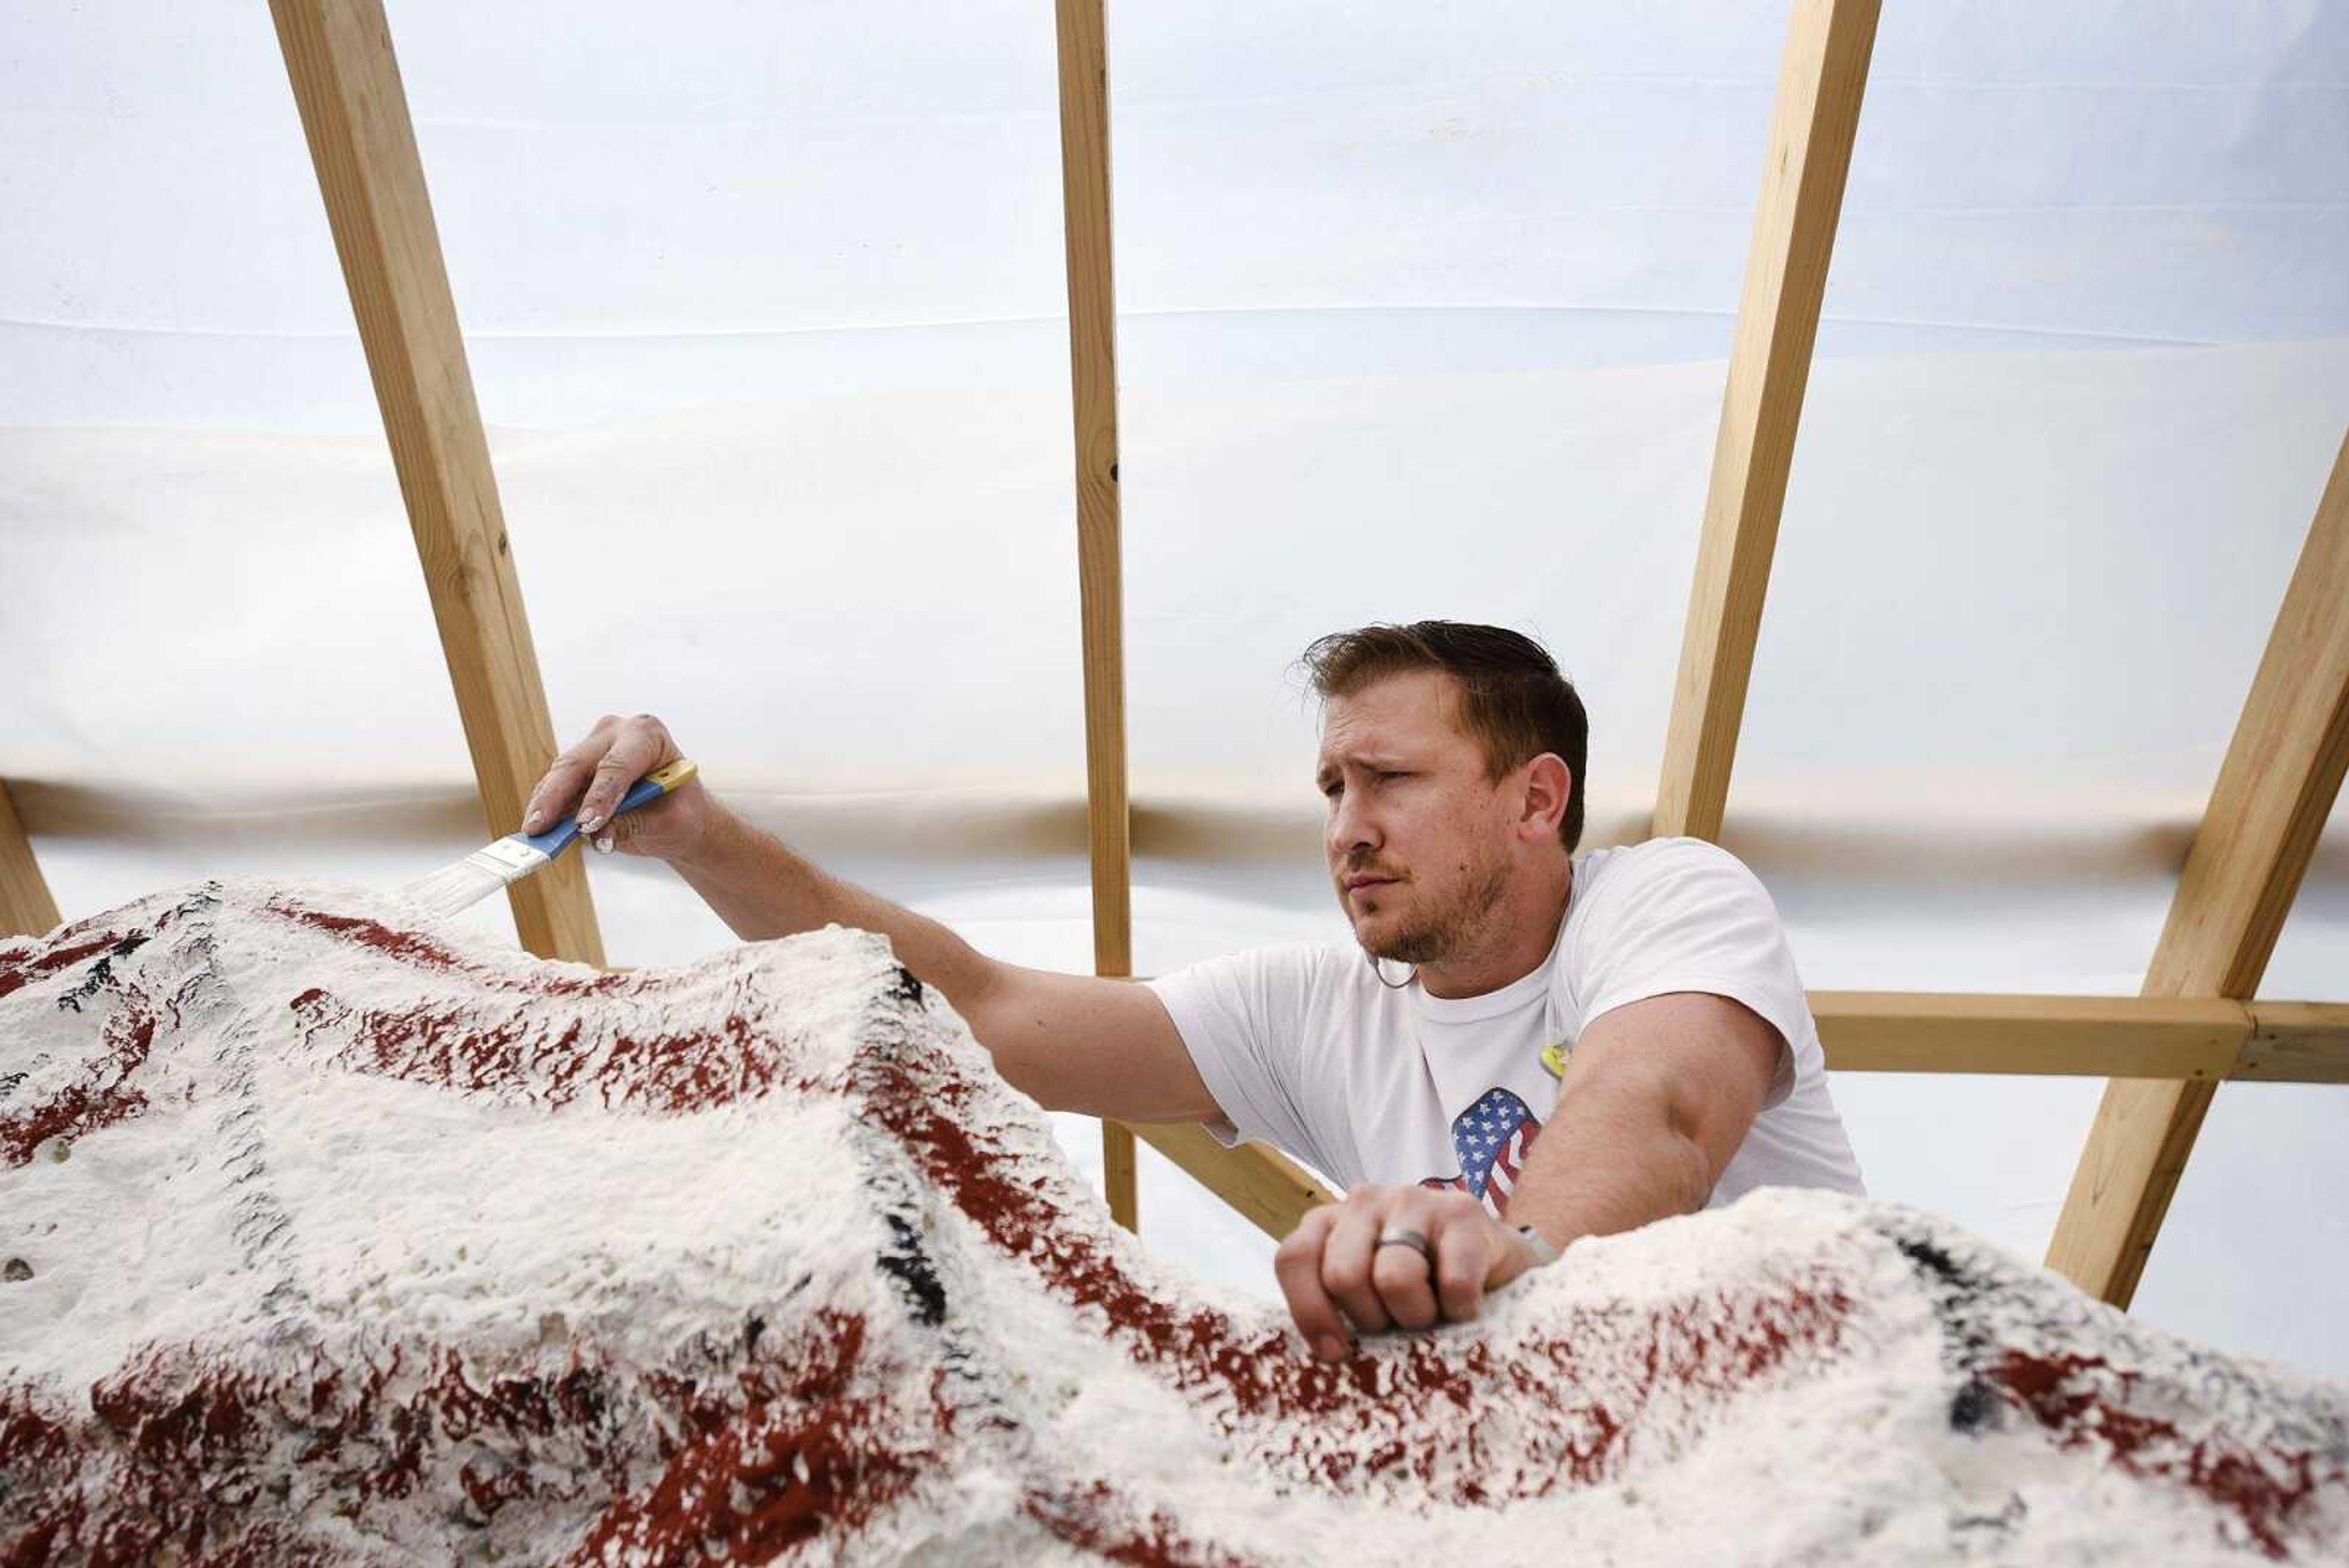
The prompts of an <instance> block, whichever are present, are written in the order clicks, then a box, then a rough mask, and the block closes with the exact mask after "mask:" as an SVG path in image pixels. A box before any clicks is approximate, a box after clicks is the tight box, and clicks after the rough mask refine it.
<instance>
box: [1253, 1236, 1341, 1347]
mask: <svg viewBox="0 0 2349 1568" xmlns="http://www.w3.org/2000/svg"><path fill="white" fill-rule="evenodd" d="M1341 1207H1342V1206H1341V1205H1340V1204H1335V1203H1325V1204H1323V1205H1321V1207H1319V1209H1313V1210H1308V1211H1307V1212H1306V1215H1305V1218H1304V1219H1302V1220H1299V1221H1298V1222H1297V1229H1296V1230H1294V1231H1290V1232H1289V1233H1288V1237H1287V1238H1286V1239H1284V1240H1283V1241H1281V1243H1280V1247H1279V1250H1278V1251H1275V1252H1274V1253H1273V1255H1272V1272H1273V1277H1274V1278H1275V1279H1277V1280H1278V1281H1279V1282H1280V1293H1281V1295H1282V1297H1283V1298H1284V1299H1286V1300H1287V1301H1288V1315H1289V1316H1290V1317H1291V1318H1293V1319H1295V1320H1296V1323H1297V1332H1298V1333H1299V1334H1303V1335H1304V1336H1305V1343H1306V1344H1307V1345H1310V1346H1311V1347H1312V1350H1313V1354H1314V1355H1316V1356H1318V1357H1319V1359H1321V1360H1323V1361H1342V1360H1344V1359H1345V1356H1346V1349H1347V1344H1348V1341H1349V1339H1350V1335H1349V1334H1348V1333H1347V1331H1346V1323H1345V1319H1344V1318H1342V1317H1340V1315H1339V1313H1338V1303H1336V1302H1334V1301H1331V1300H1330V1293H1329V1292H1328V1291H1327V1290H1325V1289H1323V1288H1322V1285H1321V1249H1322V1247H1323V1245H1324V1244H1325V1243H1326V1242H1327V1241H1329V1237H1330V1229H1331V1228H1332V1227H1333V1226H1334V1225H1335V1224H1336V1223H1337V1220H1338V1215H1339V1212H1340V1209H1341Z"/></svg>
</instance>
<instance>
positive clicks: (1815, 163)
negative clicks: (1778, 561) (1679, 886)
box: [1575, 0, 1878, 838]
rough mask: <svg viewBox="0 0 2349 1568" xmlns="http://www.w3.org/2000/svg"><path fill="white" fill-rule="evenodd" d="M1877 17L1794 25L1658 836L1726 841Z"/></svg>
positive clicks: (1823, 10)
mask: <svg viewBox="0 0 2349 1568" xmlns="http://www.w3.org/2000/svg"><path fill="white" fill-rule="evenodd" d="M1877 8H1878V0H1796V4H1795V12H1794V20H1793V23H1792V25H1791V26H1790V27H1789V28H1788V31H1787V35H1786V54H1785V63H1784V64H1783V65H1782V66H1781V67H1780V69H1779V73H1778V101H1777V107H1776V109H1774V110H1773V111H1772V114H1771V118H1770V147H1769V157H1768V159H1767V161H1765V162H1764V164H1763V168H1762V195H1761V200H1760V201H1759V202H1757V203H1756V204H1755V208H1754V248H1753V250H1752V251H1751V252H1750V253H1749V254H1747V256H1746V260H1745V287H1744V293H1743V295H1742V296H1740V297H1739V299H1738V302H1737V337H1736V340H1735V342H1734V344H1733V347H1732V348H1731V350H1730V357H1729V386H1728V389H1727V391H1726V392H1724V393H1723V397H1722V400H1721V430H1720V433H1719V434H1718V435H1717V436H1716V437H1715V439H1714V442H1713V480H1712V483H1711V484H1710V485H1709V486H1708V488H1707V490H1706V493H1705V503H1704V536H1703V539H1702V542H1701V543H1700V544H1699V545H1698V546H1697V558H1696V586H1695V587H1694V590H1693V591H1692V594H1691V596H1690V598H1689V614H1688V625H1687V629H1686V630H1685V632H1684V633H1683V634H1682V645H1681V665H1680V674H1679V676H1678V678H1677V679H1676V680H1674V682H1673V685H1672V717H1671V729H1670V731H1669V732H1667V735H1666V738H1665V742H1664V773H1663V781H1662V783H1661V784H1660V785H1659V786H1658V788H1657V792H1656V815H1655V822H1654V826H1653V831H1654V833H1655V834H1656V836H1659V837H1671V836H1682V835H1686V836H1691V837H1695V838H1719V837H1720V836H1721V819H1722V814H1723V809H1724V808H1725V806H1726V805H1727V803H1728V799H1729V773H1730V767H1731V764H1732V763H1734V762H1735V761H1736V757H1737V732H1738V728H1739V726H1740V725H1741V724H1742V723H1743V722H1744V717H1745V688H1746V684H1747V682H1748V680H1750V679H1751V677H1752V676H1753V673H1754V641H1755V639H1757V638H1759V637H1760V635H1761V630H1762V601H1763V597H1764V594H1765V593H1766V592H1767V590H1768V588H1769V586H1770V557H1771V556H1772V554H1773V553H1774V552H1775V550H1776V549H1777V546H1778V516H1779V514H1780V512H1781V511H1783V510H1784V508H1785V504H1786V476H1787V474H1788V473H1789V472H1791V471H1792V469H1793V466H1794V462H1795V429H1796V427H1797V426H1798V425H1800V424H1801V422H1802V417H1803V393H1804V390H1805V389H1806V387H1808V385H1809V384H1810V375H1811V347H1812V345H1813V344H1814V343H1815V342H1816V341H1817V338H1818V332H1819V306H1820V303H1821V301H1822V300H1823V299H1824V298H1825V297H1826V286H1827V258H1828V257H1829V256H1830V255H1831V254H1833V252H1834V250H1835V235H1836V221H1837V218H1838V217H1839V216H1840V215H1841V213H1842V212H1843V187H1844V177H1845V175H1846V173H1847V172H1848V171H1849V170H1850V168H1851V147H1852V142H1853V140H1854V139H1855V138H1856V137H1857V135H1858V133H1859V101H1860V97H1861V95H1862V93H1863V92H1864V91H1865V89H1866V88H1867V86H1868V56H1869V55H1870V53H1871V52H1872V51H1873V50H1874V48H1875V46H1876V17H1877ZM1581 782H1582V781H1581V780H1579V779H1578V780H1576V781H1575V785H1576V787H1577V788H1580V787H1581Z"/></svg>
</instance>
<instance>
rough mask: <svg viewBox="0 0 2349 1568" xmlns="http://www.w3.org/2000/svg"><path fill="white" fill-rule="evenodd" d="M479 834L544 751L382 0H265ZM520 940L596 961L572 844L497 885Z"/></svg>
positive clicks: (516, 604)
mask: <svg viewBox="0 0 2349 1568" xmlns="http://www.w3.org/2000/svg"><path fill="white" fill-rule="evenodd" d="M269 9H270V14H271V15H272V16H274V17H275V19H276V23H277V41H278V45H279V47H280V48H281V49H282V50H283V51H284V53H285V72H286V75H287V76H288V77H289V78H291V79H292V81H293V84H294V101H295V104H296V105H297V106H298V107H299V109H300V110H301V114H302V131H303V134H304V136H305V138H306V139H307V140H308V141H309V144H310V160H311V162H312V163H313V164H314V165H315V166H316V169H317V171H318V189H319V191H320V192H321V193H322V194H323V195H324V196H325V197H326V220H327V223H328V224H329V225H330V226H331V227H332V228H333V230H334V234H335V251H336V254H337V255H339V256H340V257H341V258H342V264H343V280H344V282H345V283H346V284H347V285H348V286H349V289H350V296H351V311H352V314H353V315H355V316H356V317H357V318H358V327H359V339H360V341H361V343H363V344H364V345H365V346H366V348H367V372H368V374H369V376H370V377H371V378H372V379H373V380H374V382H375V395H376V402H377V403H378V406H379V407H380V408H381V409H382V410H383V428H384V433H385V435H387V436H388V438H389V439H390V441H391V460H392V466H393V467H394V468H395V469H396V470H397V471H398V474H399V493H400V497H401V499H402V500H403V501H404V502H406V504H407V506H408V521H409V525H410V527H411V528H412V529H413V530H414V532H415V535H416V553H417V556H418V559H419V561H420V562H421V563H422V565H423V567H424V582H425V587H426V588H427V589H428V590H429V592H430V594H431V597H432V615H433V618H434V619H435V620H436V621H437V622H438V623H439V625H440V648H441V651H442V652H443V654H444V655H445V656H446V657H447V659H448V664H449V679H450V683H451V684H452V685H454V686H455V688H456V691H457V711H458V713H459V715H460V717H461V718H462V719H463V721H464V725H465V740H466V742H467V744H468V745H470V746H471V750H472V754H473V773H474V775H475V777H476V778H477V779H478V780H479V781H480V784H481V807H482V812H483V815H485V816H486V818H487V819H488V826H489V831H490V834H491V835H492V836H497V835H501V834H507V833H512V832H513V831H514V830H515V829H516V828H518V827H520V826H522V810H523V805H526V804H527V803H528V801H529V799H530V792H531V789H532V787H533V785H535V784H537V783H538V780H539V778H540V776H541V775H542V774H544V772H545V771H546V766H547V764H548V763H550V762H552V761H553V760H554V723H553V722H552V721H551V720H550V719H549V717H548V715H547V708H546V689H545V688H544V686H543V685H542V684H541V683H540V681H539V674H538V654H537V651H536V649H533V647H532V645H531V639H530V620H529V618H528V617H527V616H526V615H524V614H523V602H522V584H521V582H520V581H519V580H518V579H517V578H516V576H515V575H514V565H513V556H512V549H511V547H510V545H509V544H508V542H507V539H506V529H505V520H504V516H503V514H502V512H501V511H500V509H499V506H498V489H497V481H496V479H495V477H494V476H493V475H492V473H491V472H490V447H489V441H488V439H487V438H486V437H485V436H484V435H483V434H482V431H481V410H480V409H479V408H478V407H477V406H476V405H475V403H474V400H473V378H472V372H471V369H469V368H468V366H467V365H466V362H465V341H464V338H463V337H462V335H461V334H460V332H459V330H458V327H457V306H456V301H455V300H454V298H452V297H451V296H450V292H449V274H448V269H447V267H446V266H445V265H443V264H442V262H441V258H440V232H439V230H438V229H437V228H435V226H434V225H433V222H432V204H431V202H430V200H429V198H428V196H427V195H426V192H425V188H424V165H423V162H422V161H421V160H420V159H419V157H418V155H417V151H416V130H415V127H414V126H413V125H412V124H411V123H410V122H409V114H408V95H407V93H406V91H405V90H404V89H403V88H401V86H400V80H399V66H398V61H397V60H396V59H395V58H394V57H393V56H392V49H391V33H390V29H389V27H388V25H387V24H386V22H385V20H384V14H383V6H382V4H381V0H271V5H270V7H269ZM506 892H507V897H508V898H510V899H511V900H512V905H513V915H514V928H515V929H516V931H517V933H518V934H519V935H520V936H521V938H522V944H523V947H525V948H527V949H529V950H531V951H532V952H534V953H536V954H538V955H539V956H540V957H541V958H561V959H570V960H573V961H577V962H581V963H601V962H602V961H603V959H604V942H603V938H602V936H601V934H600V933H599V932H598V930H597V929H596V925H595V905H594V903H593V902H592V901H591V900H590V899H589V898H588V894H587V875H586V871H585V868H584V867H583V866H582V864H581V860H580V857H578V856H576V855H573V856H568V857H564V858H563V859H561V860H558V861H556V862H555V863H554V865H553V866H551V867H547V868H546V869H545V870H543V871H542V872H540V873H539V874H538V875H536V876H534V877H525V878H523V880H522V881H520V882H516V883H514V884H513V885H512V886H511V887H510V888H507V890H506Z"/></svg>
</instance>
